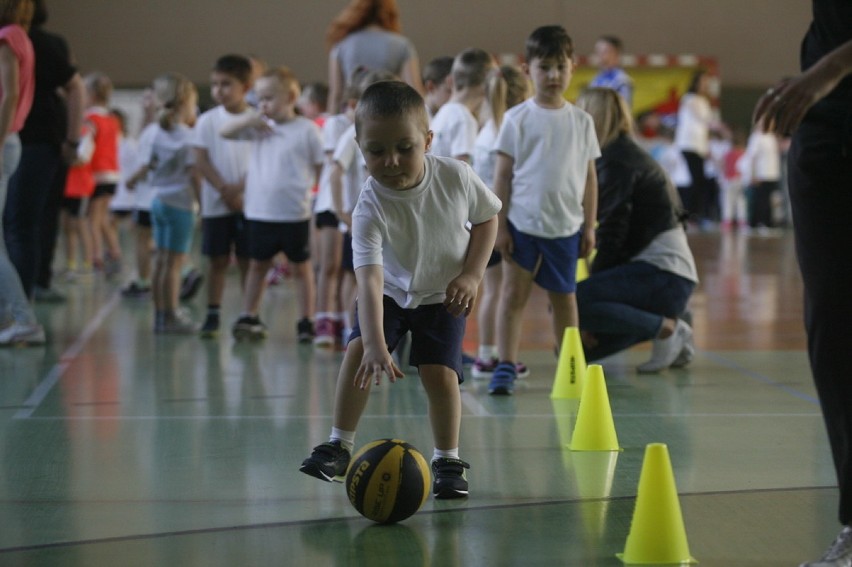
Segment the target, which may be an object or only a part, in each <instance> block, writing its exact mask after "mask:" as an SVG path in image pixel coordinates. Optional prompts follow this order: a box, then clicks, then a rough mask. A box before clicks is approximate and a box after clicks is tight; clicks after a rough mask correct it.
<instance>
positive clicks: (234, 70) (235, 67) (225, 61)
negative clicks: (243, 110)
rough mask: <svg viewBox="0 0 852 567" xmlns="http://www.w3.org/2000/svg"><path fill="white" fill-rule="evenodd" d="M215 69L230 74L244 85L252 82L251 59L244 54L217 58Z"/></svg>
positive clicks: (216, 71) (217, 71)
mask: <svg viewBox="0 0 852 567" xmlns="http://www.w3.org/2000/svg"><path fill="white" fill-rule="evenodd" d="M213 71H214V72H215V73H222V74H225V75H230V76H231V77H234V78H235V79H236V80H238V81H239V82H241V83H242V84H244V85H250V84H251V61H249V58H248V57H246V56H244V55H235V54H229V55H223V56H222V57H220V58H219V59H217V60H216V64H215V65H213Z"/></svg>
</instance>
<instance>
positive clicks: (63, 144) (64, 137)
mask: <svg viewBox="0 0 852 567" xmlns="http://www.w3.org/2000/svg"><path fill="white" fill-rule="evenodd" d="M46 21H47V8H46V7H45V4H44V1H43V0H37V1H36V10H35V15H34V18H33V24H32V28H31V29H30V33H29V36H30V41H32V44H33V49H34V51H35V58H36V64H35V82H36V84H35V87H36V90H35V96H34V98H33V107H32V110H31V111H30V114H29V116H28V117H27V121H26V123H25V125H24V128H23V130H21V132H20V137H21V144H22V152H21V162H20V165H19V166H18V169H17V171H16V172H15V174H14V175H13V176H12V178H11V179H10V181H9V194H8V196H7V198H6V210H5V212H4V216H3V227H4V236H5V239H6V246H7V248H8V249H9V257H10V259H11V260H12V263H13V264H14V265H15V268H16V269H17V271H18V275H19V276H20V278H21V283H22V285H23V287H24V292H25V293H26V294H27V296H28V297H30V298H32V297H33V294H34V291H35V289H36V286H38V290H39V299H46V300H51V299H53V300H56V299H60V298H61V296H59V295H58V294H57V293H56V292H54V291H53V290H51V288H50V278H51V271H50V265H51V264H52V261H53V251H54V250H55V248H56V239H57V234H58V225H59V207H60V204H61V202H62V194H63V191H64V188H65V173H66V167H65V164H66V163H70V162H71V161H73V160H74V159H75V157H76V153H77V144H78V142H79V139H80V129H81V125H82V119H83V105H84V92H85V91H84V86H83V80H82V78H81V77H80V75H79V73H77V70H76V69H75V68H74V65H73V64H72V62H71V55H70V52H69V50H68V45H67V44H66V43H65V40H64V39H62V37H60V36H58V35H56V34H53V33H50V32H47V31H45V30H44V29H42V26H43V25H44V23H45V22H46ZM60 89H61V90H62V91H64V100H63V96H60V95H59V93H58V91H59V90H60Z"/></svg>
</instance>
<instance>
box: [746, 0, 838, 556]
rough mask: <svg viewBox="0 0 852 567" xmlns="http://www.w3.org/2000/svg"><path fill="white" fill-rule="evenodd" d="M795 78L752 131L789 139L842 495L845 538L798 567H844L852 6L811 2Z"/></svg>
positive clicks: (766, 105)
mask: <svg viewBox="0 0 852 567" xmlns="http://www.w3.org/2000/svg"><path fill="white" fill-rule="evenodd" d="M801 63H802V71H803V72H802V74H801V75H799V76H797V77H795V78H792V79H789V80H785V81H782V82H780V83H778V84H777V85H776V86H775V87H773V88H771V89H769V91H767V93H766V94H765V95H764V96H763V97H761V99H760V101H758V104H757V108H756V109H755V121H756V122H760V123H761V124H762V126H763V127H764V128H766V129H767V130H768V131H773V132H776V133H778V134H782V135H786V134H790V133H792V134H793V143H792V146H791V147H790V153H789V157H788V167H789V187H790V204H791V207H792V211H793V227H794V228H795V238H796V253H797V255H798V258H799V268H800V269H801V272H802V280H803V282H804V287H805V330H806V331H807V335H808V355H809V357H810V363H811V371H812V373H813V377H814V382H815V384H816V389H817V393H818V395H819V400H820V405H821V406H822V413H823V417H824V419H825V424H826V427H827V429H828V440H829V443H830V445H831V451H832V455H833V457H834V466H835V469H836V472H837V481H838V485H839V487H840V506H839V513H838V517H839V520H840V523H841V525H842V526H843V528H842V529H841V531H840V534H839V535H838V536H837V539H836V540H835V541H834V543H833V544H832V545H831V547H829V549H828V551H827V552H826V554H825V555H824V556H823V558H822V559H820V560H818V561H815V562H812V563H803V564H802V565H803V566H806V567H828V566H834V567H837V566H852V374H850V369H852V349H850V348H849V333H848V331H846V329H848V327H849V321H850V320H852V252H850V247H849V246H850V244H851V243H852V223H850V222H849V211H852V2H849V1H848V0H814V2H813V22H812V23H811V25H810V28H809V29H808V32H807V34H806V35H805V38H804V41H803V42H802V46H801Z"/></svg>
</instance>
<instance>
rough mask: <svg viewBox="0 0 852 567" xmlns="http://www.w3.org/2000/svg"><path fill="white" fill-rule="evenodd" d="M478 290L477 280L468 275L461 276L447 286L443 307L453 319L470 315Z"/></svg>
mask: <svg viewBox="0 0 852 567" xmlns="http://www.w3.org/2000/svg"><path fill="white" fill-rule="evenodd" d="M478 290H479V279H477V278H476V277H474V276H472V275H470V274H461V275H460V276H458V277H457V278H456V279H454V280H453V281H451V282H450V285H448V286H447V297H446V298H445V299H444V305H445V306H446V307H447V311H449V312H450V313H451V314H452V315H453V316H454V317H458V316H459V315H470V311H471V310H472V309H473V304H474V302H475V301H476V293H477V291H478Z"/></svg>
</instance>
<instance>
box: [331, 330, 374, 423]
mask: <svg viewBox="0 0 852 567" xmlns="http://www.w3.org/2000/svg"><path fill="white" fill-rule="evenodd" d="M362 358H364V344H363V343H362V341H361V337H357V338H355V339H352V341H350V343H349V346H348V347H346V354H345V355H344V356H343V363H342V364H341V365H340V372H339V373H338V375H337V390H336V391H335V394H334V427H336V428H337V429H340V430H343V431H355V430H356V429H357V428H358V422H359V421H360V419H361V414H363V413H364V408H366V407H367V400H368V399H369V397H370V385H368V386H367V388H366V389H364V390H362V389H361V388H359V387H358V386H356V385H355V373H356V372H357V371H358V367H359V366H360V365H361V359H362ZM384 379H385V380H386V379H387V377H385V378H384Z"/></svg>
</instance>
